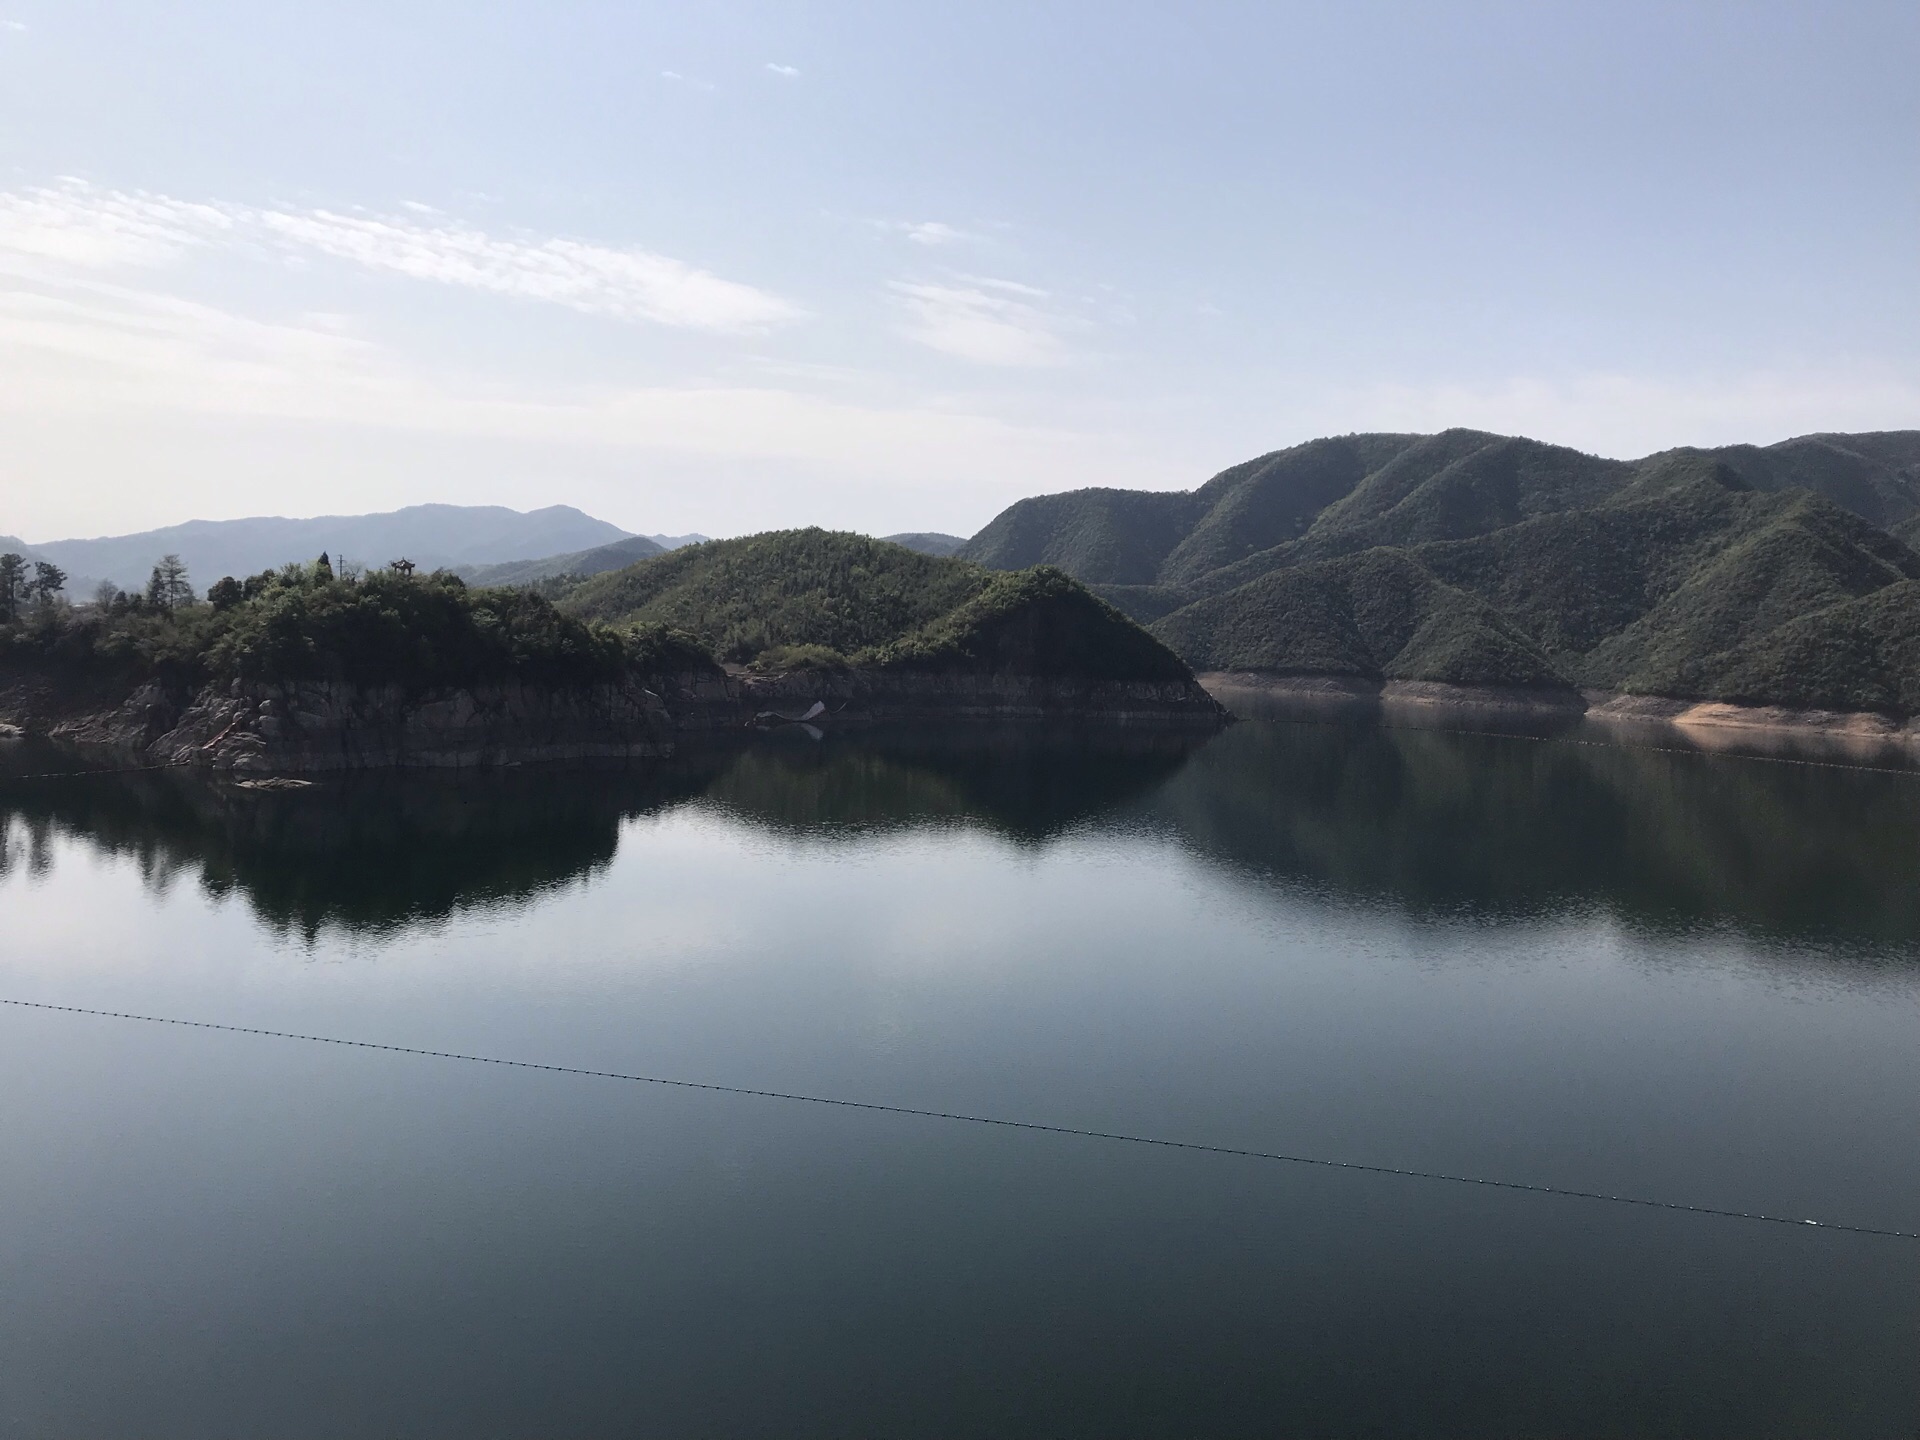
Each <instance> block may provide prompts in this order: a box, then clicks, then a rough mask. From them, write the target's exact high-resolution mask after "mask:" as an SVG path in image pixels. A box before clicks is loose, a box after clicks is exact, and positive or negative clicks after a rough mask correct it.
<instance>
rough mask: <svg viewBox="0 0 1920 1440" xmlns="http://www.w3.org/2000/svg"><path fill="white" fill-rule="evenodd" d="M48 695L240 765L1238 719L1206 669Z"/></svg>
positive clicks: (65, 738) (122, 746)
mask: <svg viewBox="0 0 1920 1440" xmlns="http://www.w3.org/2000/svg"><path fill="white" fill-rule="evenodd" d="M7 698H11V699H12V701H13V702H14V706H15V708H16V709H19V708H20V707H21V700H22V694H21V691H20V689H19V687H17V686H16V687H10V688H9V690H8V692H6V694H5V695H4V696H0V703H5V700H6V699H7ZM37 699H38V701H39V704H38V705H37V706H29V707H27V709H26V713H25V714H24V715H22V716H21V717H20V718H21V719H22V720H23V721H24V724H25V725H26V727H27V728H28V729H30V730H33V731H35V732H37V733H41V734H44V735H46V736H48V737H49V738H51V739H53V740H55V741H58V742H61V743H64V744H68V745H71V746H74V747H77V748H80V749H83V750H86V751H90V752H93V753H96V754H109V755H112V756H113V757H115V758H117V759H119V760H122V761H137V762H138V763H141V764H153V765H184V766H196V767H202V768H206V769H210V770H213V771H216V772H227V773H231V774H234V775H236V776H251V775H287V774H315V773H325V772H331V771H348V770H370V769H387V768H396V767H400V768H430V769H477V768H484V767H488V766H499V765H512V764H538V763H548V762H557V761H579V760H612V761H630V760H645V759H655V758H659V757H661V756H665V755H669V754H671V753H672V752H673V750H674V748H675V745H676V742H677V741H678V740H679V739H680V738H681V737H683V736H686V735H688V734H711V733H715V732H726V731H738V730H743V729H751V728H754V727H755V726H756V725H764V724H766V723H768V720H769V719H772V720H773V721H775V722H778V721H782V720H786V719H796V720H797V719H800V718H802V717H807V718H808V719H809V720H810V722H811V723H814V724H815V725H816V726H817V727H818V728H822V729H827V728H846V727H850V726H861V725H869V724H876V723H884V722H924V723H932V722H939V721H998V722H1015V723H1020V722H1034V721H1047V722H1063V721H1064V722H1071V723H1087V724H1094V725H1101V726H1115V725H1118V726H1129V727H1147V728H1156V727H1170V728H1181V729H1196V728H1200V729H1206V728H1213V727H1216V726H1218V725H1219V724H1221V723H1223V721H1224V719H1225V712H1224V711H1223V710H1222V709H1221V707H1220V705H1219V704H1218V703H1217V702H1216V701H1214V700H1213V699H1212V698H1211V697H1210V696H1209V695H1208V694H1207V693H1206V692H1205V691H1204V690H1203V689H1201V688H1200V686H1199V685H1197V684H1195V683H1193V682H1191V681H1179V680H1150V681H1094V680H1079V679H1071V678H1046V677H1036V676H1027V675H1007V674H992V673H958V672H941V671H916V670H894V671H884V670H864V669H852V668H848V669H836V670H799V671H794V672H790V673H785V674H771V675H746V674H727V673H724V672H722V671H720V670H718V669H714V670H711V671H688V672H686V673H676V674H665V675H662V674H645V675H643V674H629V675H627V676H624V677H622V678H620V679H618V680H615V681H610V682H606V683H600V684H590V685H574V686H542V685H535V684H531V683H526V682H521V681H507V682H501V683H495V684H486V685H472V686H461V687H436V688H410V687H407V686H403V685H397V684H388V685H361V684H354V683H351V682H347V681H338V680H297V681H286V682H280V683H269V682H261V681H247V680H232V681H225V682H214V683H210V684H207V685H205V686H202V687H200V688H199V689H197V690H196V689H192V688H190V687H186V686H182V685H179V684H174V685H169V684H167V683H166V682H165V681H162V680H158V679H150V680H147V681H145V682H143V683H141V684H139V685H137V686H135V687H133V688H132V689H131V690H130V691H128V692H126V693H125V694H123V695H120V696H118V697H103V696H101V695H99V694H97V693H96V694H94V695H92V696H90V697H87V699H88V700H89V701H90V702H91V703H89V704H86V705H84V706H81V707H76V706H75V705H74V704H72V703H69V704H66V705H60V704H59V703H57V702H58V700H59V697H58V696H57V695H49V694H48V693H46V692H45V691H44V690H41V691H40V692H39V693H38V695H37ZM810 712H811V713H810Z"/></svg>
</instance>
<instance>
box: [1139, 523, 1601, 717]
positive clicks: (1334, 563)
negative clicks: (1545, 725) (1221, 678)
mask: <svg viewBox="0 0 1920 1440" xmlns="http://www.w3.org/2000/svg"><path fill="white" fill-rule="evenodd" d="M1150 630H1151V633H1152V634H1154V635H1157V636H1159V637H1160V638H1161V639H1162V640H1164V641H1166V642H1167V644H1168V645H1169V646H1170V647H1171V648H1172V649H1173V650H1174V651H1175V652H1176V653H1177V654H1179V655H1180V656H1181V657H1182V658H1183V659H1185V660H1186V661H1187V662H1188V663H1189V664H1191V665H1192V666H1193V667H1194V668H1195V669H1196V670H1261V671H1266V672H1268V673H1270V674H1277V675H1338V676H1351V677H1355V678H1359V679H1367V680H1440V681H1445V682H1448V683H1450V684H1455V685H1498V686H1525V687H1535V688H1565V687H1566V686H1567V684H1568V681H1567V677H1566V676H1564V675H1563V674H1561V673H1560V672H1559V671H1558V670H1557V669H1555V667H1554V664H1553V662H1552V661H1551V660H1550V659H1548V658H1547V656H1546V655H1545V654H1544V653H1543V652H1542V651H1541V649H1540V648H1539V647H1538V646H1537V645H1536V644H1534V643H1533V641H1532V640H1530V639H1529V638H1528V637H1527V636H1526V635H1525V634H1523V633H1522V632H1521V631H1520V630H1519V629H1518V627H1516V626H1515V625H1513V624H1512V622H1510V621H1509V620H1507V619H1506V618H1505V617H1503V616H1502V615H1501V614H1500V613H1499V612H1498V611H1497V610H1495V609H1494V608H1493V607H1492V606H1490V605H1488V604H1487V603H1486V602H1485V601H1483V600H1481V599H1479V598H1478V597H1476V596H1474V595H1471V594H1469V593H1467V592H1466V591H1464V590H1461V589H1458V588H1456V587H1454V586H1451V585H1448V584H1446V583H1445V582H1444V581H1442V580H1440V579H1438V578H1437V577H1436V576H1435V575H1434V574H1433V572H1432V571H1430V570H1428V569H1427V568H1426V567H1425V566H1424V565H1422V564H1421V563H1420V562H1419V561H1418V560H1417V559H1415V558H1414V557H1413V556H1412V555H1410V554H1408V553H1407V552H1406V551H1401V550H1385V549H1380V550H1370V551H1367V552H1366V553H1364V554H1361V555H1355V556H1350V557H1347V558H1344V559H1340V560H1323V561H1318V562H1315V563H1313V564H1310V565H1304V566H1298V567H1291V568H1288V569H1284V570H1275V571H1272V572H1271V573H1269V574H1266V575H1263V576H1261V577H1260V578H1259V579H1257V580H1254V581H1251V582H1249V583H1248V584H1246V585H1243V586H1241V587H1240V588H1238V589H1236V590H1232V591H1229V592H1228V593H1227V594H1225V595H1218V596H1214V597H1213V598H1211V599H1207V600H1201V601H1199V602H1197V603H1195V604H1193V605H1189V606H1187V607H1186V608H1185V609H1182V610H1178V611H1176V612H1174V613H1173V614H1172V615H1170V616H1168V617H1166V618H1165V619H1163V620H1160V621H1158V622H1156V623H1155V624H1154V625H1153V626H1152V627H1150Z"/></svg>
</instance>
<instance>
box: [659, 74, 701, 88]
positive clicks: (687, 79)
mask: <svg viewBox="0 0 1920 1440" xmlns="http://www.w3.org/2000/svg"><path fill="white" fill-rule="evenodd" d="M660 78H661V79H662V80H669V81H672V82H673V83H674V84H675V85H685V86H687V87H688V88H689V89H693V90H711V89H713V82H712V81H711V80H701V79H698V78H697V77H695V76H692V75H682V74H681V73H680V72H679V71H678V70H662V71H661V72H660Z"/></svg>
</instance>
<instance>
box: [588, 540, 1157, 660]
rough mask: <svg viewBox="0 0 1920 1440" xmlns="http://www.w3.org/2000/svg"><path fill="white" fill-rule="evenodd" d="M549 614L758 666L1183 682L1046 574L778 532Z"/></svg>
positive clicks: (711, 547)
mask: <svg viewBox="0 0 1920 1440" xmlns="http://www.w3.org/2000/svg"><path fill="white" fill-rule="evenodd" d="M561 605H562V607H563V608H564V609H566V610H567V611H568V612H569V613H571V614H574V615H577V616H580V617H581V618H583V619H589V620H593V621H597V622H603V623H617V624H632V623H645V624H654V625H666V626H671V627H673V628H674V629H675V630H676V631H681V632H684V633H686V634H688V635H690V636H693V637H696V638H697V639H698V640H699V641H700V642H701V643H702V644H704V645H706V646H708V647H709V648H711V649H712V651H713V652H714V653H715V654H716V655H718V656H720V657H721V658H722V659H723V660H726V661H729V662H732V663H753V664H756V665H758V666H760V667H762V668H784V667H788V666H791V665H794V664H813V665H838V664H845V663H855V664H859V665H863V666H868V667H872V668H874V669H877V670H941V671H948V672H985V673H994V674H1001V675H1032V676H1049V677H1053V678H1058V679H1076V680H1089V681H1106V680H1128V681H1132V680H1144V681H1160V680H1167V681H1184V680H1187V679H1190V678H1191V674H1192V672H1191V671H1190V669H1189V668H1188V667H1187V665H1186V664H1185V663H1184V662H1182V661H1181V660H1180V659H1179V658H1178V657H1177V656H1176V655H1174V654H1173V653H1172V652H1171V651H1169V650H1168V649H1167V648H1166V646H1165V645H1164V644H1162V643H1161V642H1160V641H1159V640H1157V639H1155V638H1154V637H1153V636H1151V635H1149V634H1148V633H1147V632H1146V631H1145V630H1142V629H1141V628H1140V627H1139V626H1138V625H1136V624H1135V623H1134V622H1133V621H1132V620H1130V619H1128V618H1127V617H1126V616H1125V615H1124V614H1122V613H1121V612H1120V611H1118V610H1116V609H1114V608H1113V607H1112V606H1111V605H1109V604H1107V603H1106V602H1105V601H1104V600H1101V599H1099V598H1097V597H1096V596H1095V595H1093V594H1092V593H1091V592H1090V591H1088V590H1087V588H1086V587H1085V586H1083V585H1081V584H1080V583H1079V582H1078V581H1076V580H1074V579H1072V578H1071V577H1070V576H1068V575H1067V574H1066V573H1064V572H1063V571H1061V570H1059V569H1057V568H1054V567H1050V566H1037V567H1033V568H1030V569H1026V570H1021V571H1018V572H1014V573H1010V574H1009V573H995V572H994V571H991V570H987V569H984V568H982V567H981V566H978V565H975V564H972V563H970V562H968V561H964V560H954V559H947V558H943V557H940V556H935V555H926V554H922V553H919V552H917V551H913V550H909V549H907V548H906V547H904V546H901V545H895V544H892V543H890V542H888V541H884V540H873V539H870V538H869V537H867V536H864V535H852V534H846V533H842V532H837V531H830V530H781V531H773V532H770V533H768V534H765V535H750V536H747V537H746V538H744V539H740V540H714V541H709V542H708V543H707V544H705V545H698V546H690V547H688V548H687V549H685V550H676V551H674V552H673V553H671V554H669V555H663V556H660V557H658V558H657V559H652V560H646V561H642V562H641V563H640V564H637V565H633V566H630V567H629V568H628V569H626V570H622V571H619V572H618V573H616V574H612V575H602V576H597V577H595V578H593V579H591V580H588V581H585V582H584V583H582V584H581V585H580V586H579V587H578V588H577V589H575V590H574V591H573V592H572V593H571V594H569V595H568V596H566V597H565V598H564V599H563V600H562V601H561Z"/></svg>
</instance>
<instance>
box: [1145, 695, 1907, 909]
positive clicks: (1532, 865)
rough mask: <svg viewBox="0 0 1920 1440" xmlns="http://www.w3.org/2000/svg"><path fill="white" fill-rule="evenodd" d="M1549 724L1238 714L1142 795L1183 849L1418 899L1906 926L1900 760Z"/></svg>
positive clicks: (1371, 893) (1256, 869)
mask: <svg viewBox="0 0 1920 1440" xmlns="http://www.w3.org/2000/svg"><path fill="white" fill-rule="evenodd" d="M1568 738H1569V737H1561V738H1558V739H1544V740H1540V741H1525V740H1516V739H1506V738H1499V737H1493V736H1483V735H1461V734H1453V733H1436V732H1432V731H1420V730H1393V729H1381V728H1377V727H1372V726H1353V725H1335V724H1282V725H1240V726H1235V727H1234V728H1233V729H1232V730H1230V731H1228V732H1227V733H1226V734H1224V735H1222V736H1221V737H1220V738H1219V739H1218V740H1216V741H1215V742H1214V743H1213V744H1212V745H1211V746H1209V747H1207V748H1206V749H1205V750H1203V751H1201V752H1200V753H1199V754H1198V755H1196V756H1195V757H1194V759H1193V761H1192V762H1191V763H1190V764H1189V765H1187V766H1186V767H1185V769H1183V770H1182V771H1181V773H1180V774H1179V775H1178V776H1177V777H1175V778H1174V779H1173V780H1172V781H1171V782H1170V783H1169V784H1168V785H1167V786H1166V787H1164V788H1163V789H1162V790H1161V791H1160V792H1159V793H1158V794H1156V795H1155V796H1154V797H1153V799H1152V801H1151V802H1150V803H1149V804H1148V805H1147V806H1146V807H1144V809H1145V810H1146V811H1147V812H1148V813H1149V814H1150V815H1151V816H1152V817H1153V818H1154V819H1155V820H1156V821H1158V822H1159V823H1161V824H1165V825H1167V826H1169V827H1170V828H1171V829H1173V830H1175V831H1176V832H1177V833H1179V834H1180V836H1181V837H1182V838H1183V840H1184V841H1185V842H1186V843H1187V844H1188V845H1190V846H1191V847H1192V848H1193V849H1194V851H1195V852H1196V853H1198V854H1200V855H1203V856H1206V857H1209V858H1212V859H1215V860H1219V861H1224V862H1227V863H1229V864H1231V865H1232V866H1234V867H1235V868H1237V869H1240V870H1242V871H1245V872H1252V873H1256V874H1259V875H1262V876H1265V877H1269V878H1271V879H1274V880H1278V881H1282V882H1292V883H1301V882H1305V883H1307V884H1312V885H1316V886H1320V887H1324V888H1326V889H1328V890H1331V891H1333V892H1335V893H1336V894H1340V893H1344V894H1348V895H1356V896H1363V897H1366V898H1368V899H1371V900H1374V901H1376V902H1379V901H1384V902H1386V903H1389V904H1395V905H1399V906H1402V907H1404V908H1406V909H1407V910H1409V911H1413V912H1416V913H1423V914H1440V913H1444V912H1447V911H1466V910H1470V909H1471V910H1478V911H1480V912H1482V913H1485V912H1486V911H1489V910H1492V911H1496V912H1509V913H1520V914H1537V913H1541V912H1544V911H1547V910H1550V909H1556V908H1563V907H1566V906H1568V905H1576V906H1578V905H1604V906H1607V907H1609V908H1612V909H1614V910H1617V911H1618V912H1619V913H1621V914H1622V915H1624V916H1629V917H1631V918H1633V919H1634V920H1636V921H1638V922H1641V923H1648V924H1654V925H1659V926H1662V927H1672V928H1694V927H1703V928H1704V927H1711V926H1723V925H1724V926H1731V927H1734V928H1735V929H1737V930H1740V931H1742V932H1749V933H1759V934H1770V935H1774V936H1777V937H1780V938H1806V939H1819V940H1843V941H1860V942H1868V943H1883V942H1886V941H1899V942H1907V943H1916V942H1920V880H1917V877H1920V773H1914V774H1906V775H1896V774H1886V773H1876V772H1873V771H1867V770H1859V769H1853V770H1849V769H1846V768H1841V767H1831V766H1829V767H1805V766H1798V765H1788V764H1777V763H1769V762H1766V761H1759V760H1752V759H1736V758H1730V757H1708V756H1705V755H1699V754H1675V753H1666V752H1662V751H1659V750H1653V749H1643V748H1630V747H1626V746H1607V745H1596V744H1573V743H1568Z"/></svg>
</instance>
